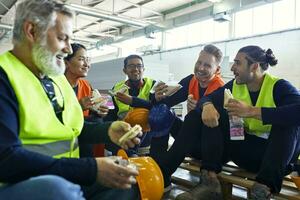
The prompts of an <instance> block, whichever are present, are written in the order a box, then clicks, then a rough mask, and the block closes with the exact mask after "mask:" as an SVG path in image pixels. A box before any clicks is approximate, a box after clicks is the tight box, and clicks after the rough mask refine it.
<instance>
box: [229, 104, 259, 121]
mask: <svg viewBox="0 0 300 200" xmlns="http://www.w3.org/2000/svg"><path fill="white" fill-rule="evenodd" d="M226 107H227V111H228V115H229V116H238V117H244V118H256V119H259V120H261V109H260V108H256V107H254V106H250V105H248V104H246V103H245V102H243V101H239V100H236V99H230V100H229V101H228V103H227V105H226Z"/></svg>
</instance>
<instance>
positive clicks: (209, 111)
mask: <svg viewBox="0 0 300 200" xmlns="http://www.w3.org/2000/svg"><path fill="white" fill-rule="evenodd" d="M219 118H220V114H219V113H218V111H217V110H216V108H215V107H214V105H213V104H212V103H208V104H205V105H204V106H203V108H202V121H203V123H204V124H205V125H206V126H208V127H211V128H214V127H217V126H218V125H219Z"/></svg>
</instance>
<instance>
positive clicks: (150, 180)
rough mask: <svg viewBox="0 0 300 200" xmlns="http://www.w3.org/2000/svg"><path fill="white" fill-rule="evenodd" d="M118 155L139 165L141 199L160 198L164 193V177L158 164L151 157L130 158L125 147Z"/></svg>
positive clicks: (137, 178) (151, 199)
mask: <svg viewBox="0 0 300 200" xmlns="http://www.w3.org/2000/svg"><path fill="white" fill-rule="evenodd" d="M118 156H121V157H122V158H123V159H127V160H128V161H129V162H130V163H133V164H134V165H136V166H137V168H138V170H139V175H138V176H137V177H136V180H137V183H138V186H139V189H140V195H141V200H160V199H161V198H162V196H163V193H164V179H163V175H162V172H161V170H160V168H159V166H158V164H157V163H156V162H155V161H154V160H153V159H152V158H151V157H132V158H128V156H127V154H126V152H125V151H124V150H123V149H121V150H119V151H118Z"/></svg>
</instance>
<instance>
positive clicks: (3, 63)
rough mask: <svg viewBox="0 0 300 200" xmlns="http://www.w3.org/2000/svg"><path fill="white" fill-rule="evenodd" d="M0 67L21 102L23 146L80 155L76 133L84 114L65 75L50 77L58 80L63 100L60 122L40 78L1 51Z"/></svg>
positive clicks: (57, 154) (58, 154)
mask: <svg viewBox="0 0 300 200" xmlns="http://www.w3.org/2000/svg"><path fill="white" fill-rule="evenodd" d="M0 67H1V68H2V69H3V70H4V71H5V72H6V74H7V77H8V79H9V81H10V83H11V85H12V87H13V89H14V91H15V94H16V97H17V100H18V103H19V120H20V128H19V129H20V131H19V138H20V140H21V142H22V145H23V147H24V148H25V149H28V150H30V151H34V152H38V153H41V154H44V155H48V156H52V157H56V158H60V157H79V148H78V144H77V136H78V135H79V134H80V132H81V129H82V127H83V114H82V110H81V107H80V105H79V103H78V100H77V98H76V96H75V94H74V91H73V89H72V87H71V86H70V84H69V83H68V81H67V79H66V78H65V76H64V75H61V76H57V77H50V78H51V79H52V80H53V81H54V82H55V84H53V85H54V89H55V95H56V97H57V101H58V103H59V104H60V105H62V104H64V111H63V113H62V119H63V123H61V122H60V121H59V119H58V118H57V117H56V115H55V112H54V109H53V106H52V104H51V102H50V100H49V99H48V96H47V94H46V92H45V91H44V89H43V87H42V84H41V82H40V80H39V79H38V78H37V77H36V76H35V75H34V74H33V73H32V72H31V71H30V70H29V69H28V68H27V67H26V66H25V65H24V64H23V63H21V62H20V61H19V60H18V59H17V58H16V57H15V56H14V55H13V54H11V53H10V52H6V53H4V54H2V55H0ZM63 101H64V102H63Z"/></svg>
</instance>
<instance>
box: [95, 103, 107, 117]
mask: <svg viewBox="0 0 300 200" xmlns="http://www.w3.org/2000/svg"><path fill="white" fill-rule="evenodd" d="M108 111H109V109H108V107H107V106H105V105H100V106H99V107H98V110H97V114H98V115H99V116H100V117H105V116H106V115H107V114H108Z"/></svg>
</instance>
